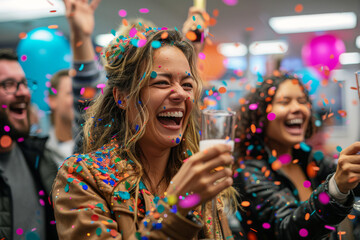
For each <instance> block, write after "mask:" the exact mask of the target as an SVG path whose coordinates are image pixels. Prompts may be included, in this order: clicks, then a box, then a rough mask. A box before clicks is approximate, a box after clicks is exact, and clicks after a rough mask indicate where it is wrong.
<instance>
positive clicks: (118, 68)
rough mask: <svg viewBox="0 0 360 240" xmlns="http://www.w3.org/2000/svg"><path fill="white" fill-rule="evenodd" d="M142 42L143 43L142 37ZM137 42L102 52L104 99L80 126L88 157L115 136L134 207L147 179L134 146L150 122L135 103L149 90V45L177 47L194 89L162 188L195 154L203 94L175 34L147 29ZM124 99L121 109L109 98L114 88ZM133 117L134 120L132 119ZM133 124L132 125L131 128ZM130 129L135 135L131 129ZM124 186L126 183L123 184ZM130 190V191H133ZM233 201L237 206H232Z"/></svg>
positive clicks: (230, 192)
mask: <svg viewBox="0 0 360 240" xmlns="http://www.w3.org/2000/svg"><path fill="white" fill-rule="evenodd" d="M142 36H143V37H142ZM142 36H140V37H136V38H132V39H129V38H124V37H122V36H120V37H119V38H118V39H117V40H115V41H112V43H110V44H109V45H108V46H107V48H106V52H105V56H106V65H105V70H106V72H107V77H108V83H107V86H106V87H105V88H104V92H103V94H101V95H99V96H98V97H97V99H96V100H95V101H94V103H93V105H92V106H91V107H90V108H88V110H87V111H86V122H85V125H84V152H91V151H95V150H97V149H99V148H101V147H102V146H103V145H105V144H107V143H109V142H110V141H111V140H112V139H113V137H114V135H118V136H119V137H118V138H116V139H117V141H118V142H117V143H118V144H119V146H120V147H119V149H114V151H117V153H118V155H119V156H120V157H121V158H127V159H131V160H132V161H133V162H134V170H135V171H134V173H133V174H132V175H130V176H129V177H131V176H132V177H135V178H136V184H135V186H136V189H135V198H136V199H135V202H137V201H138V200H137V199H138V192H139V183H140V180H141V179H142V178H147V179H148V177H147V174H146V172H145V171H144V168H143V164H142V163H141V156H140V155H141V149H140V147H139V145H138V141H139V139H141V137H142V136H143V135H144V132H145V128H146V123H147V121H148V120H149V112H148V106H147V103H146V102H143V101H146V99H140V92H141V90H142V89H143V88H144V87H146V86H148V84H149V80H150V75H151V72H152V69H153V64H154V63H153V58H152V56H154V52H155V51H156V49H155V48H154V47H153V45H152V44H153V43H154V41H158V42H160V43H161V46H172V47H176V48H178V49H179V50H181V51H182V52H183V54H184V55H185V57H186V59H187V60H188V62H189V66H190V70H191V73H192V76H193V79H194V81H195V83H196V85H197V87H196V88H194V91H195V92H194V96H195V98H194V102H195V106H194V110H193V111H192V113H191V114H190V117H189V122H188V126H187V128H186V130H185V132H184V134H183V136H182V137H183V139H186V141H180V143H179V144H178V145H176V146H175V147H173V148H172V149H171V153H170V156H169V161H168V163H167V171H165V176H164V180H165V181H166V183H167V185H169V184H170V181H171V179H172V178H173V177H174V176H175V174H176V173H177V172H178V171H179V169H180V167H181V165H182V163H183V161H182V160H183V159H185V158H186V157H188V156H189V155H191V154H192V153H196V152H198V151H199V134H198V129H199V126H198V121H197V120H198V116H199V115H198V114H199V98H200V96H201V91H202V81H201V79H200V77H199V74H198V70H197V66H196V56H195V50H194V48H193V46H192V44H191V43H190V42H188V41H183V38H182V35H181V33H179V32H178V31H175V30H162V31H154V30H153V29H151V28H149V29H147V31H146V32H144V33H142ZM140 41H143V43H144V41H146V43H145V45H143V46H142V47H137V46H136V45H138V44H139V43H140ZM114 87H115V88H118V90H120V92H122V93H124V95H126V96H127V99H126V102H127V104H126V106H125V107H123V108H120V107H119V106H118V104H117V100H116V99H115V98H114V96H113V88H114ZM129 106H131V111H134V109H135V111H137V113H136V119H135V121H134V120H133V121H132V122H131V121H130V109H129ZM132 115H133V114H132ZM133 122H136V124H137V125H136V126H134V124H133ZM134 128H135V129H134ZM124 180H125V179H124ZM132 190H134V189H132ZM234 192H235V191H234V189H233V188H229V189H227V190H225V191H224V192H223V193H222V194H221V196H223V197H222V198H225V199H224V200H226V199H230V197H231V196H232V197H231V198H232V199H236V198H235V193H234ZM235 201H236V200H235ZM134 218H135V219H134V220H135V221H136V219H137V206H135V216H134Z"/></svg>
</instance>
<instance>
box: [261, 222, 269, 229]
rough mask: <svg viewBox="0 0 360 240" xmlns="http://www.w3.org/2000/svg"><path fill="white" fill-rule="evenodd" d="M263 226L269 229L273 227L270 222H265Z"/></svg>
mask: <svg viewBox="0 0 360 240" xmlns="http://www.w3.org/2000/svg"><path fill="white" fill-rule="evenodd" d="M262 226H263V228H265V229H269V228H270V227H271V225H270V223H263V225H262Z"/></svg>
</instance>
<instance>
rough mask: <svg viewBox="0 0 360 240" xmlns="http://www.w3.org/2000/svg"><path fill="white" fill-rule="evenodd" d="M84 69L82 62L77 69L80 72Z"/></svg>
mask: <svg viewBox="0 0 360 240" xmlns="http://www.w3.org/2000/svg"><path fill="white" fill-rule="evenodd" d="M83 69H84V64H81V65H80V67H79V71H80V72H81V71H82V70H83Z"/></svg>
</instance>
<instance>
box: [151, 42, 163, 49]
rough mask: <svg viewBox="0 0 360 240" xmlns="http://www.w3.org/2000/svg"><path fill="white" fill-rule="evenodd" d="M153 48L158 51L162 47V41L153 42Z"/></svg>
mask: <svg viewBox="0 0 360 240" xmlns="http://www.w3.org/2000/svg"><path fill="white" fill-rule="evenodd" d="M151 46H152V47H153V48H155V49H157V48H159V47H161V42H160V41H153V42H152V43H151Z"/></svg>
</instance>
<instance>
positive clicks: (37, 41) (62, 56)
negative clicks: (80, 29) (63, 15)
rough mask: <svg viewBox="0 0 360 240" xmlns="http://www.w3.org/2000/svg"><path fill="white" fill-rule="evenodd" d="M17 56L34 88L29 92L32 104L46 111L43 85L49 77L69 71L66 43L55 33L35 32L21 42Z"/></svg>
mask: <svg viewBox="0 0 360 240" xmlns="http://www.w3.org/2000/svg"><path fill="white" fill-rule="evenodd" d="M17 53H18V55H19V58H20V64H21V66H22V68H23V69H24V72H25V75H26V77H27V78H28V79H29V80H32V81H35V82H36V84H37V87H36V88H34V89H33V91H32V96H31V98H32V102H33V103H35V104H37V105H38V107H39V109H41V110H43V111H48V110H49V106H48V104H47V99H46V97H47V92H48V87H47V86H46V82H47V81H49V76H50V75H53V74H54V73H56V72H57V71H59V70H61V69H65V68H70V62H71V60H72V59H71V51H70V44H69V41H68V40H67V39H66V38H65V37H64V36H63V34H62V33H61V32H60V31H58V30H55V29H48V28H47V27H40V28H35V29H33V30H31V31H30V32H28V33H27V37H26V38H24V39H22V40H21V41H20V43H19V45H18V47H17Z"/></svg>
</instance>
